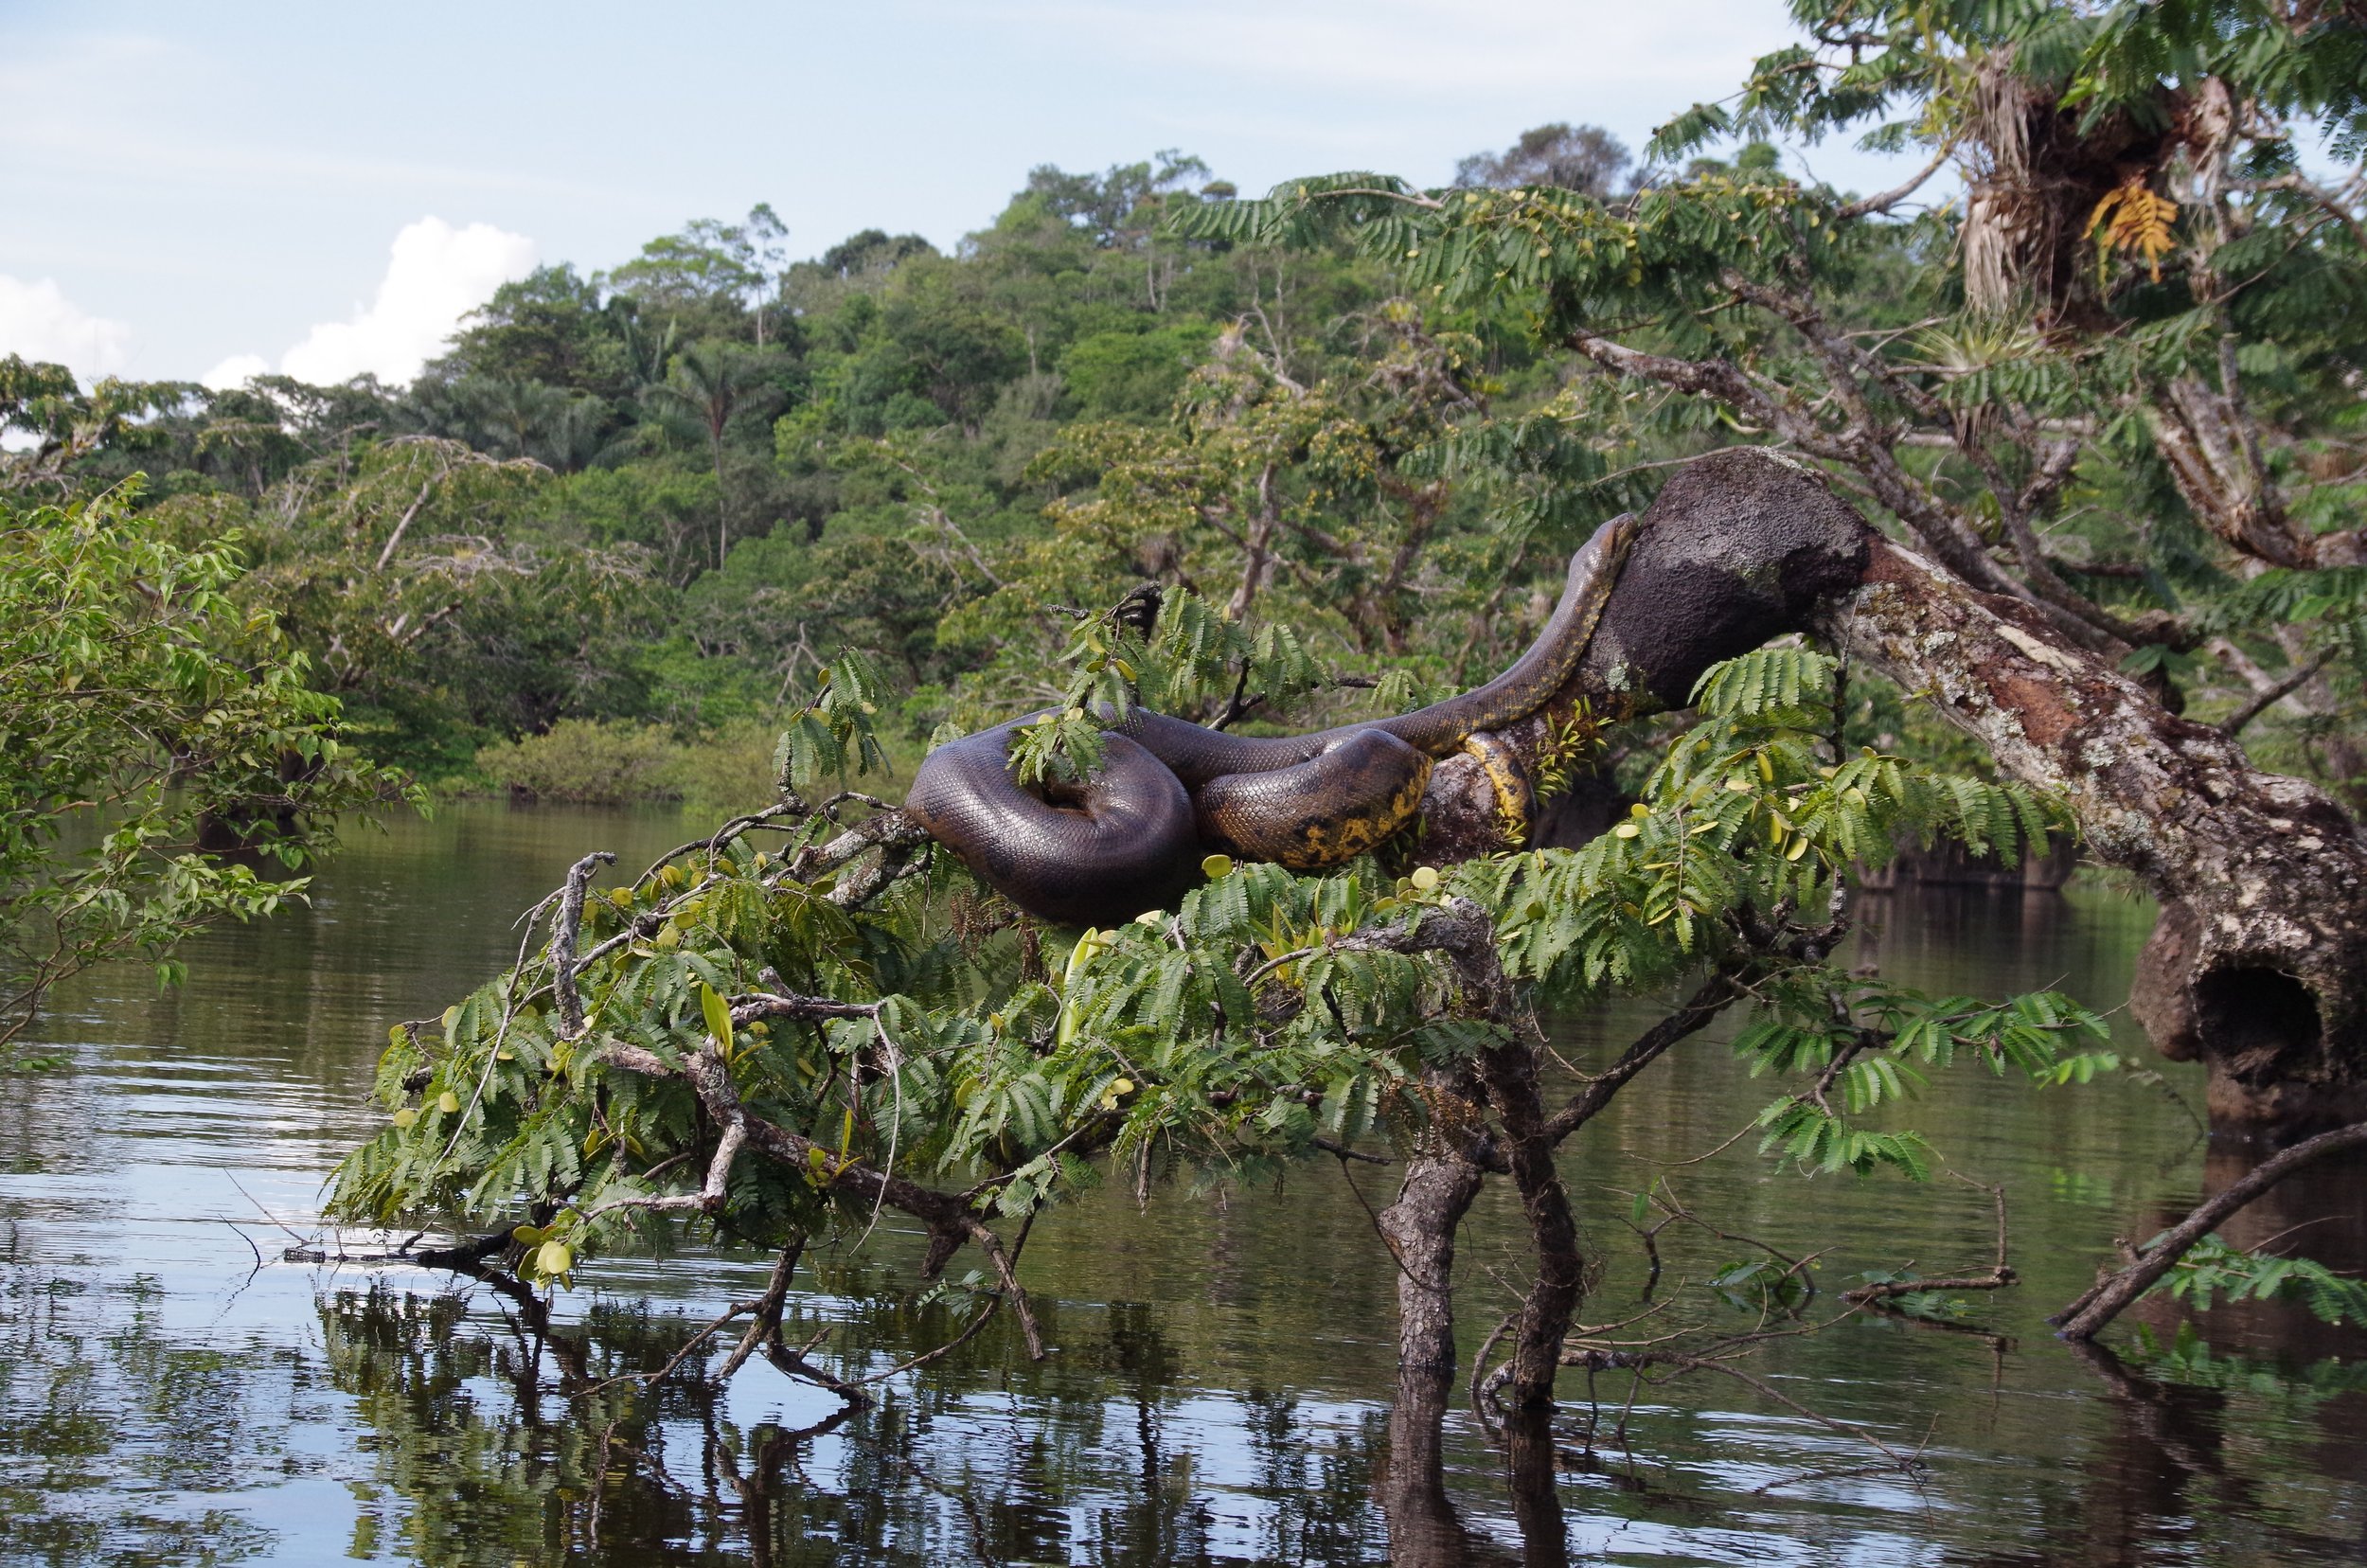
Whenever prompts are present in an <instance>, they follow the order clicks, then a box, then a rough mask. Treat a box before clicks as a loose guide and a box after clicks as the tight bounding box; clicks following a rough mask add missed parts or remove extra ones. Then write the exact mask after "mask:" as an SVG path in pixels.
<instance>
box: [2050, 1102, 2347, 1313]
mask: <svg viewBox="0 0 2367 1568" xmlns="http://www.w3.org/2000/svg"><path fill="white" fill-rule="evenodd" d="M2362 1147H2367V1122H2353V1123H2351V1124H2350V1125H2349V1126H2347V1127H2338V1128H2335V1129H2333V1130H2332V1131H2326V1132H2321V1133H2319V1134H2318V1135H2317V1136H2316V1137H2314V1138H2305V1139H2304V1140H2303V1141H2302V1142H2300V1143H2297V1144H2295V1145H2293V1147H2292V1148H2290V1149H2286V1150H2285V1151H2284V1152H2282V1153H2279V1154H2274V1155H2271V1156H2269V1158H2268V1159H2266V1160H2263V1161H2262V1162H2261V1163H2260V1164H2259V1165H2257V1166H2254V1167H2252V1168H2251V1171H2249V1172H2248V1173H2247V1174H2246V1175H2245V1176H2244V1177H2243V1178H2242V1179H2241V1180H2240V1181H2236V1182H2233V1183H2231V1184H2229V1185H2228V1187H2227V1190H2225V1191H2224V1192H2221V1193H2220V1194H2218V1196H2216V1197H2215V1198H2213V1199H2211V1200H2210V1201H2209V1202H2207V1203H2200V1204H2198V1205H2197V1206H2196V1207H2195V1209H2194V1211H2193V1212H2192V1213H2190V1214H2188V1215H2187V1216H2186V1218H2185V1219H2183V1220H2181V1221H2179V1222H2178V1223H2177V1224H2175V1225H2173V1226H2171V1227H2170V1228H2169V1229H2168V1230H2166V1231H2163V1232H2162V1234H2161V1235H2160V1236H2158V1237H2156V1238H2153V1240H2151V1241H2149V1242H2147V1243H2146V1244H2145V1247H2144V1248H2143V1249H2141V1250H2140V1251H2139V1253H2138V1255H2137V1256H2136V1258H2135V1260H2134V1261H2133V1262H2131V1263H2129V1264H2128V1265H2127V1267H2126V1268H2123V1269H2120V1270H2118V1271H2116V1272H2115V1273H2112V1274H2107V1275H2106V1276H2105V1277H2104V1278H2102V1279H2100V1280H2098V1281H2097V1282H2096V1284H2095V1286H2094V1288H2093V1289H2091V1290H2090V1291H2089V1292H2087V1293H2086V1294H2085V1295H2082V1296H2081V1297H2080V1298H2079V1299H2078V1300H2076V1301H2074V1302H2073V1303H2072V1304H2071V1305H2070V1306H2068V1307H2066V1308H2064V1309H2063V1310H2061V1311H2059V1312H2057V1313H2056V1314H2055V1315H2054V1316H2053V1317H2051V1318H2049V1319H2047V1321H2048V1322H2049V1323H2052V1324H2054V1325H2055V1326H2056V1334H2057V1335H2059V1336H2060V1337H2061V1338H2063V1339H2067V1340H2090V1339H2093V1338H2094V1337H2095V1336H2096V1335H2097V1334H2098V1333H2099V1332H2101V1331H2102V1330H2103V1328H2104V1327H2105V1325H2107V1324H2109V1323H2110V1322H2111V1321H2112V1320H2113V1319H2114V1318H2116V1317H2118V1316H2120V1315H2121V1313H2122V1312H2123V1311H2125V1310H2127V1307H2128V1305H2129V1303H2131V1302H2133V1301H2135V1300H2136V1299H2137V1298H2138V1297H2139V1296H2141V1295H2143V1294H2145V1292H2147V1291H2149V1290H2151V1289H2153V1287H2154V1286H2155V1285H2157V1284H2159V1283H2160V1282H2161V1279H2162V1275H2163V1274H2168V1273H2169V1272H2170V1270H2172V1269H2173V1268H2175V1267H2177V1265H2178V1260H2179V1259H2180V1258H2181V1257H2183V1256H2186V1254H2187V1251H2188V1250H2189V1249H2190V1248H2192V1247H2193V1246H2194V1244H2195V1243H2196V1242H2198V1241H2199V1240H2201V1239H2202V1238H2204V1237H2206V1236H2208V1235H2210V1234H2211V1233H2212V1232H2213V1231H2215V1230H2216V1229H2217V1228H2218V1227H2219V1225H2220V1224H2221V1223H2222V1222H2223V1221H2226V1220H2227V1219H2228V1218H2229V1217H2230V1216H2231V1215H2233V1214H2234V1213H2235V1212H2236V1211H2237V1210H2239V1209H2241V1208H2243V1207H2245V1206H2246V1205H2247V1204H2249V1203H2251V1202H2252V1200H2254V1199H2256V1198H2258V1197H2260V1196H2261V1195H2262V1194H2263V1193H2265V1192H2267V1191H2268V1190H2269V1188H2270V1187H2273V1186H2275V1185H2277V1184H2278V1183H2279V1182H2282V1181H2284V1180H2285V1179H2286V1178H2287V1176H2290V1175H2292V1174H2293V1173H2294V1172H2295V1171H2297V1170H2300V1169H2302V1168H2303V1167H2305V1166H2309V1165H2312V1164H2315V1163H2316V1162H2317V1161H2319V1160H2322V1159H2323V1158H2325V1157H2326V1156H2327V1155H2329V1154H2336V1153H2340V1152H2341V1151H2342V1150H2343V1149H2358V1148H2362Z"/></svg>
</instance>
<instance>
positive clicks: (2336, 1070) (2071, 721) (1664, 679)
mask: <svg viewBox="0 0 2367 1568" xmlns="http://www.w3.org/2000/svg"><path fill="white" fill-rule="evenodd" d="M1643 522H1644V526H1643V529H1642V531H1641V533H1640V534H1639V536H1638V538H1637V540H1636V543H1635V545H1634V547H1633V549H1632V550H1631V551H1630V552H1629V555H1628V561H1627V565H1626V567H1625V569H1624V571H1623V572H1622V574H1621V578H1620V581H1619V584H1618V586H1617V588H1616V589H1615V590H1614V591H1613V593H1612V595H1611V600H1610V603H1609V605H1608V606H1607V607H1606V609H1605V611H1604V614H1603V619H1602V623H1601V626H1600V629H1599V630H1598V631H1597V632H1596V633H1595V637H1594V641H1593V646H1591V647H1590V648H1589V650H1588V651H1587V654H1586V658H1585V660H1584V662H1583V663H1582V664H1581V666H1580V668H1579V669H1578V672H1577V674H1576V675H1575V676H1574V677H1573V679H1572V681H1571V683H1570V685H1569V686H1568V687H1566V688H1565V689H1564V691H1563V693H1562V694H1561V697H1560V698H1559V699H1558V700H1557V703H1556V704H1550V705H1549V707H1548V709H1547V711H1546V712H1545V713H1543V714H1541V715H1539V717H1538V718H1536V719H1533V720H1531V721H1529V722H1526V723H1524V724H1522V725H1521V726H1516V727H1514V728H1513V729H1509V730H1507V731H1506V732H1505V733H1504V736H1503V737H1502V738H1501V739H1503V740H1504V743H1505V744H1506V746H1508V747H1509V748H1511V749H1512V750H1513V751H1515V752H1516V753H1519V754H1520V755H1522V756H1523V757H1526V758H1528V759H1529V765H1530V766H1531V767H1532V768H1533V769H1534V768H1535V767H1537V766H1538V765H1539V762H1540V760H1541V759H1542V758H1543V757H1545V756H1546V754H1547V752H1548V750H1549V748H1550V745H1551V742H1552V737H1553V736H1554V734H1556V733H1557V725H1559V724H1561V723H1562V722H1566V720H1567V719H1568V717H1569V715H1570V714H1571V713H1572V712H1573V711H1574V710H1575V707H1576V705H1577V704H1584V705H1585V707H1586V708H1587V709H1588V710H1589V711H1590V712H1591V713H1592V714H1593V716H1595V717H1596V718H1597V719H1603V720H1614V719H1619V718H1625V717H1629V716H1633V715H1638V714H1643V713H1646V712H1650V711H1653V710H1655V709H1660V708H1666V707H1674V706H1677V705H1679V704H1682V703H1684V702H1685V701H1686V699H1687V698H1688V697H1689V696H1690V694H1691V691H1692V687H1693V684H1694V682H1695V681H1696V680H1697V679H1699V677H1700V673H1701V671H1702V670H1703V669H1705V668H1708V667H1709V666H1710V665H1711V664H1713V663H1715V662H1717V660H1720V659H1726V658H1732V657H1734V656H1735V655H1736V654H1739V653H1742V652H1746V651H1748V650H1751V649H1753V648H1755V647H1758V646H1759V645H1760V644H1762V643H1764V642H1766V641H1768V640H1769V639H1770V638H1771V637H1773V636H1776V635H1778V634H1781V633H1793V632H1806V633H1813V634H1816V635H1818V636H1820V637H1822V638H1824V639H1825V640H1826V641H1828V642H1830V643H1831V644H1833V645H1834V646H1836V647H1839V648H1841V649H1843V650H1846V651H1847V652H1848V653H1849V655H1850V657H1851V659H1852V661H1853V664H1854V665H1855V666H1856V667H1858V668H1873V669H1875V670H1877V671H1878V672H1880V673H1882V674H1884V675H1887V676H1888V677H1890V678H1891V679H1892V680H1894V681H1895V682H1896V683H1897V684H1898V685H1899V686H1902V687H1903V688H1905V689H1906V690H1908V691H1910V692H1913V693H1915V694H1917V695H1918V696H1921V697H1923V698H1925V699H1926V700H1928V701H1930V702H1931V703H1932V704H1933V705H1934V706H1935V708H1936V710H1937V711H1938V712H1939V713H1940V714H1941V716H1942V717H1944V718H1946V719H1947V720H1948V721H1949V722H1951V723H1953V724H1955V725H1956V726H1958V727H1959V728H1961V729H1963V730H1964V731H1966V732H1967V734H1969V735H1971V736H1972V737H1973V738H1975V739H1978V740H1979V741H1980V742H1981V743H1982V744H1983V745H1984V747H1985V748H1986V749H1987V750H1988V751H1989V752H1990V754H1991V755H1992V756H1994V757H1996V759H1997V763H1998V765H1999V767H2000V768H2001V769H2002V771H2003V772H2005V773H2006V774H2007V775H2010V776H2012V777H2015V778H2018V779H2020V780H2021V781H2022V782H2024V783H2026V784H2030V785H2033V786H2036V787H2037V788H2039V789H2041V790H2045V791H2047V792H2050V793H2054V794H2056V796H2058V797H2059V798H2060V799H2062V800H2063V801H2064V802H2065V803H2066V805H2067V806H2068V807H2069V809H2070V811H2071V812H2072V814H2073V817H2074V819H2075V820H2076V821H2077V823H2078V825H2079V828H2080V830H2081V832H2082V834H2083V836H2084V839H2085V841H2086V847H2087V850H2088V852H2089V853H2090V854H2091V855H2092V856H2093V857H2094V858H2096V859H2098V860H2100V861H2102V862H2104V863H2105V864H2109V865H2115V866H2119V867H2122V868H2124V869H2126V870H2128V871H2130V872H2133V873H2134V874H2136V875H2137V876H2138V877H2139V878H2140V879H2141V880H2142V881H2143V882H2145V886H2146V887H2147V888H2148V889H2149V890H2150V891H2151V892H2152V893H2153V895H2154V896H2155V898H2157V899H2158V900H2161V902H2162V906H2163V909H2164V912H2165V914H2164V920H2163V924H2162V933H2161V935H2159V936H2158V937H2157V938H2156V940H2155V942H2154V943H2153V944H2152V946H2151V947H2150V948H2149V949H2148V952H2147V956H2146V964H2145V990H2144V993H2143V994H2142V995H2141V996H2140V998H2139V1000H2138V1008H2139V1014H2140V1017H2141V1018H2142V1019H2143V1020H2144V1021H2145V1023H2146V1024H2147V1025H2149V1026H2150V1027H2152V1028H2154V1029H2156V1030H2157V1031H2158V1033H2157V1035H2156V1038H2157V1040H2158V1041H2159V1042H2160V1043H2161V1044H2162V1048H2163V1049H2165V1050H2166V1051H2168V1052H2170V1053H2171V1054H2173V1055H2180V1054H2188V1053H2191V1054H2193V1055H2197V1056H2199V1057H2201V1058H2202V1060H2204V1061H2205V1062H2207V1063H2208V1065H2209V1067H2210V1070H2211V1090H2210V1101H2211V1111H2212V1116H2213V1120H2214V1123H2215V1125H2216V1126H2218V1127H2220V1128H2222V1129H2226V1130H2234V1131H2259V1132H2265V1133H2269V1134H2272V1135H2277V1136H2286V1135H2290V1134H2294V1133H2299V1132H2304V1131H2312V1130H2315V1129H2317V1128H2320V1127H2323V1126H2327V1125H2332V1124H2335V1123H2340V1122H2344V1121H2351V1120H2357V1119H2359V1118H2360V1117H2361V1116H2367V838H2363V837H2362V835H2361V833H2360V831H2359V829H2358V825H2357V824H2355V823H2354V822H2353V821H2352V820H2351V819H2350V817H2349V816H2348V815H2346V814H2345V813H2344V812H2343V811H2342V810H2341V809H2340V807H2339V806H2337V805H2336V804H2335V803H2334V802H2333V801H2332V800H2331V799H2329V798H2328V797H2327V796H2326V795H2325V794H2324V793H2322V792H2321V791H2319V790H2317V789H2316V788H2314V787H2312V786H2310V785H2308V784H2305V783H2303V782H2301V781H2300V780H2298V779H2293V778H2287V777H2284V776H2281V775H2275V774H2271V773H2267V772H2264V771H2262V770H2261V769H2258V768H2256V767H2254V766H2252V765H2251V761H2250V760H2249V759H2248V758H2247V757H2245V755H2244V753H2243V751H2242V749H2241V748H2240V747H2239V746H2238V745H2237V744H2236V743H2235V742H2234V740H2233V739H2231V738H2229V737H2227V736H2224V735H2221V734H2219V733H2218V732H2217V731H2216V730H2213V729H2209V728H2206V727H2204V726H2202V725H2199V724H2195V723H2190V722H2186V721H2185V720H2182V719H2180V718H2179V717H2177V716H2176V715H2174V714H2172V713H2170V712H2169V711H2167V710H2166V709H2164V708H2163V707H2162V705H2161V704H2159V703H2157V702H2156V701H2155V700H2154V699H2153V697H2152V696H2151V695H2150V694H2149V693H2147V692H2146V691H2145V688H2144V687H2143V686H2139V685H2138V683H2136V682H2135V681H2133V680H2131V679H2129V678H2128V677H2127V676H2125V675H2123V674H2122V673H2121V672H2120V671H2119V670H2118V669H2117V668H2113V667H2112V666H2111V665H2109V664H2108V663H2106V662H2104V661H2103V660H2101V659H2099V658H2096V657H2094V656H2092V655H2091V654H2089V653H2088V652H2086V651H2084V650H2081V649H2080V648H2078V647H2076V646H2074V645H2073V643H2072V642H2071V641H2070V640H2069V639H2068V638H2067V637H2066V636H2064V635H2063V634H2062V633H2060V632H2058V631H2057V630H2056V628H2055V627H2054V626H2053V625H2052V624H2051V622H2050V621H2049V620H2048V619H2047V617H2045V616H2044V615H2042V614H2041V613H2040V612H2039V611H2038V610H2037V609H2036V608H2035V607H2033V606H2032V605H2031V604H2029V603H2028V602H2027V601H2025V600H2020V599H2012V598H2007V597H2002V596H1996V595H1987V594H1982V593H1978V592H1976V591H1974V590H1972V589H1970V588H1967V586H1965V584H1964V583H1963V581H1962V580H1960V579H1957V578H1955V577H1953V576H1951V575H1949V573H1947V572H1946V571H1944V570H1942V569H1941V568H1939V567H1937V566H1935V565H1933V564H1932V563H1931V562H1929V561H1925V560H1923V559H1922V558H1921V557H1919V556H1917V555H1915V554H1913V552H1911V551H1909V550H1906V549H1903V548H1901V547H1899V546H1898V545H1896V544H1894V543H1890V542H1889V541H1887V540H1885V539H1884V538H1883V537H1882V536H1881V535H1879V534H1878V533H1877V532H1876V531H1875V530H1874V529H1873V528H1871V527H1870V526H1867V524H1866V523H1865V521H1864V520H1863V519H1862V518H1861V517H1860V516H1859V515H1858V513H1857V511H1856V510H1855V509H1854V508H1851V507H1850V506H1849V505H1847V504H1846V503H1845V502H1843V501H1842V500H1841V499H1840V498H1839V497H1838V496H1836V495H1835V494H1834V493H1833V492H1832V490H1830V489H1829V488H1827V487H1826V485H1825V484H1824V482H1823V480H1821V479H1820V478H1819V477H1818V476H1817V475H1816V474H1814V473H1813V472H1811V471H1809V470H1808V469H1806V468H1805V467H1803V466H1801V465H1799V464H1797V463H1794V462H1792V461H1790V460H1789V459H1787V458H1784V457H1782V456H1779V455H1776V454H1772V453H1770V452H1767V451H1764V450H1762V449H1756V448H1735V449H1731V450H1729V451H1725V452H1721V453H1716V454H1711V455H1710V456H1708V457H1705V458H1702V459H1700V461H1698V462H1695V463H1693V464H1691V465H1689V466H1688V467H1686V468H1685V469H1683V470H1681V471H1680V472H1679V473H1678V475H1677V476H1676V477H1675V478H1673V479H1672V480H1670V481H1669V483H1668V485H1667V486H1666V487H1665V488H1664V490H1662V492H1661V494H1660V496H1659V498H1658V499H1657V500H1655V501H1654V503H1653V504H1652V506H1651V508H1649V510H1647V511H1646V513H1645V516H1644V520H1643ZM1486 788H1487V786H1486V780H1485V778H1484V776H1483V770H1481V767H1480V763H1479V761H1478V759H1477V758H1474V757H1450V758H1448V759H1447V760H1445V761H1443V762H1441V763H1440V764H1439V766H1438V767H1437V768H1436V769H1435V770H1434V771H1433V780H1432V784H1431V790H1432V792H1433V794H1432V796H1431V797H1430V798H1429V799H1426V800H1425V814H1426V818H1427V817H1428V815H1429V813H1430V809H1431V806H1432V804H1433V801H1434V802H1435V803H1436V804H1437V806H1438V808H1439V810H1438V812H1437V819H1438V823H1439V825H1440V829H1441V830H1440V831H1438V832H1436V833H1434V834H1433V836H1432V837H1431V838H1430V839H1429V840H1428V841H1426V843H1425V845H1424V852H1425V854H1426V855H1428V856H1430V857H1431V858H1435V859H1441V860H1443V859H1450V858H1454V857H1456V856H1458V855H1465V854H1470V853H1478V852H1484V851H1485V850H1487V849H1491V848H1499V847H1502V845H1503V840H1502V837H1501V835H1499V837H1498V839H1497V841H1496V842H1495V843H1494V844H1485V843H1479V842H1475V840H1476V838H1477V837H1478V835H1476V833H1474V832H1472V831H1468V830H1466V829H1465V828H1464V826H1463V825H1466V824H1468V823H1470V822H1471V821H1472V820H1473V819H1474V818H1475V817H1476V815H1477V813H1476V812H1475V811H1473V810H1472V808H1471V802H1472V801H1473V799H1474V798H1479V797H1484V792H1485V791H1486Z"/></svg>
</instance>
